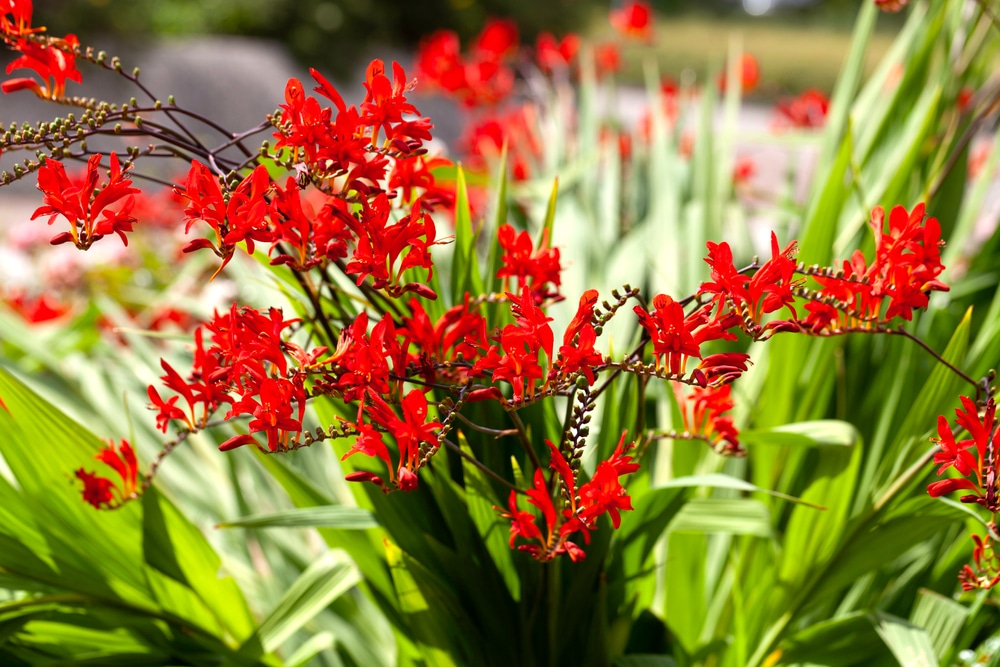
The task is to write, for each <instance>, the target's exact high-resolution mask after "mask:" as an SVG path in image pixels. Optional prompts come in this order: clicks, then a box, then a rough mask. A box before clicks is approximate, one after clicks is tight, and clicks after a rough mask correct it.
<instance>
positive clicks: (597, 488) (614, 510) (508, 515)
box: [501, 433, 639, 561]
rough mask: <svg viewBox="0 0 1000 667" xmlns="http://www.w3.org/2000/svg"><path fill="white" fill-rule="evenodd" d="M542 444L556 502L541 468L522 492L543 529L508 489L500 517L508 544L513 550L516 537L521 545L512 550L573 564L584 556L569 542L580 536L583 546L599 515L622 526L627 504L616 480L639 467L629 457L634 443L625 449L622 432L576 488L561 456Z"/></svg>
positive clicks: (628, 505) (626, 498) (569, 467)
mask: <svg viewBox="0 0 1000 667" xmlns="http://www.w3.org/2000/svg"><path fill="white" fill-rule="evenodd" d="M545 442H546V445H547V446H548V448H549V451H550V452H551V459H550V461H549V467H550V468H551V469H552V470H553V471H555V475H556V478H557V479H558V486H559V488H558V493H557V495H558V500H557V501H556V502H554V501H553V499H552V495H553V493H552V490H550V488H549V486H548V485H547V483H546V481H545V475H544V474H542V470H541V469H540V468H539V469H537V470H535V476H534V479H533V480H532V488H530V489H528V490H527V492H526V493H527V496H528V502H529V503H530V504H531V505H534V506H535V507H536V508H537V509H538V510H539V511H540V512H541V514H542V516H541V519H542V520H543V521H544V530H543V528H539V525H538V518H536V517H535V515H534V514H533V513H531V512H528V511H526V510H522V509H520V508H519V506H518V498H517V492H516V491H511V492H510V497H509V498H508V501H507V507H508V511H507V512H503V513H502V515H501V516H503V517H504V518H505V519H510V546H511V548H513V547H514V545H515V543H516V542H517V540H518V539H519V538H520V539H521V540H525V542H524V543H522V544H519V545H518V546H517V548H518V549H519V550H520V551H526V552H528V553H529V554H531V556H532V557H533V558H535V559H536V560H539V561H548V560H552V559H553V558H555V557H556V556H559V555H561V554H566V555H568V556H569V557H570V559H572V560H574V561H578V560H582V559H583V558H584V557H585V555H586V554H585V553H584V551H583V549H582V548H581V547H580V546H579V545H578V544H576V543H575V542H573V541H571V540H570V538H571V537H572V536H573V535H575V534H576V533H582V535H583V539H584V540H585V542H589V541H590V531H592V530H594V529H595V528H596V527H597V519H598V518H599V517H601V516H602V515H604V514H607V515H608V516H609V517H610V519H611V524H612V525H613V526H614V527H615V528H618V526H619V525H620V524H621V514H620V511H621V510H630V509H632V501H631V499H630V498H629V495H628V493H626V491H625V489H624V488H623V487H622V485H621V482H620V479H619V478H620V477H622V476H624V475H628V474H630V473H633V472H635V471H636V470H638V469H639V464H638V463H636V462H635V460H634V459H633V457H632V455H631V454H630V453H629V450H631V449H632V448H633V447H634V446H635V443H634V442H633V443H631V444H629V445H628V446H625V434H624V433H622V437H621V440H619V442H618V446H617V447H616V448H615V451H614V453H613V454H612V455H611V456H610V457H609V458H608V459H606V460H604V461H601V462H600V463H598V464H597V469H596V470H595V471H594V475H593V476H592V477H591V478H590V480H588V481H587V482H585V483H583V484H582V485H580V487H579V488H577V476H576V475H575V474H574V472H573V469H572V467H571V466H570V464H569V463H568V462H567V461H566V458H565V457H564V456H563V453H562V452H561V451H560V450H559V448H558V447H556V446H555V445H553V444H552V443H551V442H549V441H548V440H546V441H545ZM557 504H558V505H559V509H557Z"/></svg>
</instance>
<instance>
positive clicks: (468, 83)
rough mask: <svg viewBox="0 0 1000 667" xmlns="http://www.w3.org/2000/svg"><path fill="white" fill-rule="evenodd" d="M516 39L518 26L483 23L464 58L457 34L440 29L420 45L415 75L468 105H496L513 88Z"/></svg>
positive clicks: (550, 56) (495, 21)
mask: <svg viewBox="0 0 1000 667" xmlns="http://www.w3.org/2000/svg"><path fill="white" fill-rule="evenodd" d="M518 39H519V36H518V31H517V26H516V25H515V24H514V23H513V22H512V21H507V20H496V19H494V20H491V21H489V22H488V23H487V24H486V26H485V27H484V28H483V30H482V32H480V33H479V35H478V36H477V37H476V39H475V42H474V43H473V46H472V48H471V50H470V52H469V53H467V54H465V55H464V56H463V55H462V52H461V45H460V42H459V39H458V35H457V34H456V33H454V32H452V31H450V30H440V31H438V32H435V33H433V34H431V35H430V36H428V37H427V38H425V39H424V40H423V42H421V44H420V48H419V51H418V53H417V65H416V67H417V73H418V75H419V77H420V79H421V80H422V81H424V80H426V81H428V82H429V83H430V84H431V85H432V86H435V87H437V88H439V89H440V90H442V91H444V92H446V93H448V94H449V95H453V96H454V97H455V98H456V99H458V100H460V101H461V102H462V103H463V104H465V105H467V106H470V107H474V106H483V105H485V106H492V105H496V104H499V103H500V102H502V101H503V100H504V99H506V98H507V97H508V96H509V95H510V93H511V91H512V89H513V87H514V70H513V69H512V67H511V60H512V57H513V56H514V55H515V53H516V51H517V46H518ZM568 48H570V47H567V49H568ZM555 50H556V51H558V50H559V48H558V47H556V49H555ZM546 54H547V56H548V58H549V60H548V61H547V62H550V63H551V62H552V56H553V53H552V50H551V49H550V50H548V51H547V52H546ZM560 55H561V54H560Z"/></svg>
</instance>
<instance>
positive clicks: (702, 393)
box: [674, 384, 746, 456]
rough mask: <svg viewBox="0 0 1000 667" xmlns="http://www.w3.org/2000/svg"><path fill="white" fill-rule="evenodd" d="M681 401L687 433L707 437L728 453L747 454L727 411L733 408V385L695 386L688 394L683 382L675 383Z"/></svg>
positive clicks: (702, 438) (719, 450)
mask: <svg viewBox="0 0 1000 667" xmlns="http://www.w3.org/2000/svg"><path fill="white" fill-rule="evenodd" d="M674 389H675V392H676V394H677V401H678V402H679V403H680V406H681V412H682V414H683V415H684V431H685V433H686V435H687V436H690V437H694V438H697V439H699V440H704V441H705V442H707V443H708V444H709V445H711V447H712V449H714V450H715V451H716V452H718V453H719V454H723V455H726V456H743V455H744V454H746V452H745V451H744V450H743V448H742V447H741V446H740V441H739V432H738V431H737V430H736V427H735V426H734V425H733V419H732V417H729V416H724V413H726V412H728V411H730V410H732V409H733V401H732V398H731V397H730V393H731V389H730V385H728V384H724V385H721V386H718V387H704V388H702V387H695V388H693V389H692V390H691V391H690V393H687V394H686V395H685V392H684V390H683V389H682V388H681V386H680V385H675V386H674Z"/></svg>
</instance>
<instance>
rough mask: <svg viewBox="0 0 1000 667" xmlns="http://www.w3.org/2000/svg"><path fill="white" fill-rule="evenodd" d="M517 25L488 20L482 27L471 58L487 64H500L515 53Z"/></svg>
mask: <svg viewBox="0 0 1000 667" xmlns="http://www.w3.org/2000/svg"><path fill="white" fill-rule="evenodd" d="M517 45H518V34H517V24H516V23H514V22H513V21H511V20H509V19H490V20H488V21H487V22H486V25H485V26H483V29H482V31H481V32H480V33H479V36H478V37H476V43H475V45H474V46H473V50H472V53H473V56H475V57H477V58H478V59H480V60H484V61H487V62H500V61H502V60H506V59H507V58H509V57H511V56H513V55H514V54H515V53H516V52H517Z"/></svg>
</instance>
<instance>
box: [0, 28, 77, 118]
mask: <svg viewBox="0 0 1000 667" xmlns="http://www.w3.org/2000/svg"><path fill="white" fill-rule="evenodd" d="M0 27H3V26H2V24H0ZM79 46H80V42H79V40H77V38H76V35H66V37H65V38H63V39H58V40H56V39H53V40H50V41H49V42H48V43H47V44H38V43H36V42H31V41H28V40H25V39H18V40H17V41H16V42H15V43H14V46H13V48H14V50H16V51H20V52H21V53H22V54H23V55H21V57H20V58H17V59H16V60H14V61H12V62H11V63H10V64H9V65H7V74H10V73H11V72H13V71H14V70H19V69H31V70H34V72H35V73H36V74H38V76H40V77H41V78H42V84H41V85H39V84H38V83H37V82H36V81H35V80H34V79H25V78H20V79H11V80H9V81H4V82H3V84H2V86H0V88H2V89H3V92H5V93H12V92H14V91H17V90H26V89H27V90H32V91H34V93H35V95H37V96H38V97H40V98H42V99H48V100H61V99H64V98H65V97H66V81H67V80H69V81H75V82H76V83H80V82H81V81H82V80H83V79H82V78H81V76H80V72H79V71H77V69H76V56H75V55H73V51H74V49H76V48H77V47H79Z"/></svg>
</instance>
